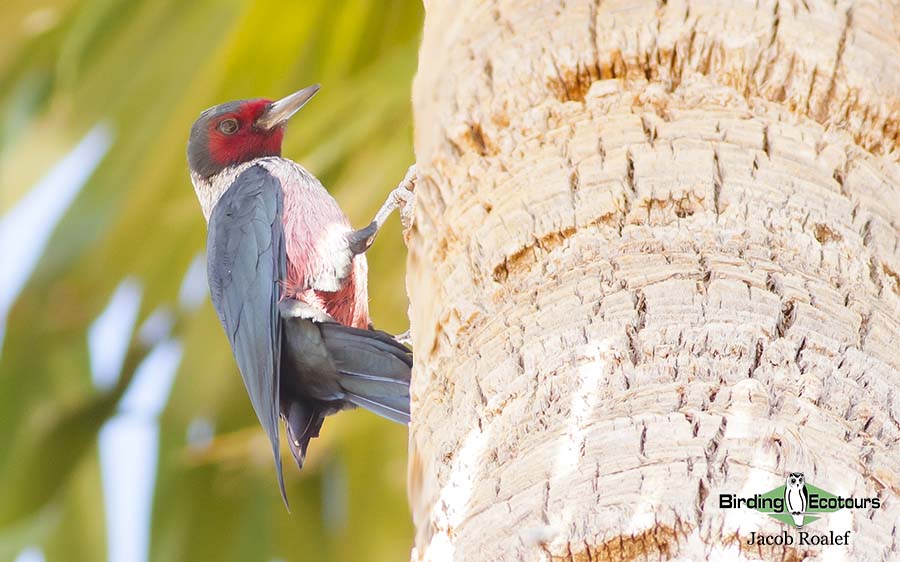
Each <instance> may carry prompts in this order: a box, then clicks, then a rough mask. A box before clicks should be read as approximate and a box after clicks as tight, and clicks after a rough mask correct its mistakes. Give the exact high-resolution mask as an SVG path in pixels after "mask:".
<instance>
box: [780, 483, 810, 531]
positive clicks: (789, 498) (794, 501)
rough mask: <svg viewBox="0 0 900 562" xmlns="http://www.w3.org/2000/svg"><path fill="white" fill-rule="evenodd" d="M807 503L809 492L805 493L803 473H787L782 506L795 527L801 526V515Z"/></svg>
mask: <svg viewBox="0 0 900 562" xmlns="http://www.w3.org/2000/svg"><path fill="white" fill-rule="evenodd" d="M808 503H809V494H807V493H806V478H804V477H803V473H802V472H792V473H790V474H788V477H787V482H786V483H785V485H784V507H785V510H786V511H787V512H788V513H790V514H791V518H792V519H793V520H794V525H796V526H797V528H800V527H802V526H803V517H804V514H805V513H806V506H807V505H808Z"/></svg>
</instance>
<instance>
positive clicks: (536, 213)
mask: <svg viewBox="0 0 900 562" xmlns="http://www.w3.org/2000/svg"><path fill="white" fill-rule="evenodd" d="M426 9H427V16H426V22H425V31H424V40H423V44H422V48H421V53H420V63H419V73H418V75H417V78H416V82H415V87H414V106H415V119H416V155H417V162H418V167H419V174H420V181H419V184H418V186H417V188H416V191H417V197H418V207H417V210H416V225H417V226H416V230H415V231H414V232H413V233H412V236H411V239H410V257H409V264H408V265H409V277H408V288H409V292H410V297H411V302H412V306H411V311H412V315H411V321H412V327H413V338H414V349H415V354H416V371H415V374H414V377H413V388H412V397H413V425H412V428H411V430H412V433H411V437H410V442H411V460H410V496H411V503H412V508H413V517H414V520H415V523H416V528H417V534H416V545H415V549H414V551H413V559H415V560H464V561H467V562H468V561H477V560H491V561H494V560H551V559H552V560H590V561H598V560H618V559H625V560H636V559H645V558H649V559H653V560H656V559H668V558H683V559H704V558H712V559H716V558H722V559H739V558H763V559H778V560H800V559H803V558H804V557H810V558H811V559H819V558H823V557H826V556H830V555H831V554H840V555H846V556H847V559H849V560H881V559H892V558H896V557H900V531H898V529H897V525H898V523H897V521H898V519H900V501H898V500H900V452H898V449H900V353H898V349H900V242H898V240H900V163H898V161H900V5H898V4H897V3H895V2H890V1H887V0H885V1H881V2H875V1H873V2H863V1H860V2H842V1H838V2H836V3H831V2H821V1H814V0H806V1H803V0H795V1H793V2H791V1H764V0H763V1H758V2H704V1H687V2H684V1H668V2H665V1H663V2H649V1H626V0H620V1H604V2H591V1H588V0H568V1H559V2H526V1H515V0H495V1H490V2H485V1H479V0H465V1H460V2H426ZM793 471H797V472H804V473H805V474H806V479H807V481H809V482H812V483H814V484H815V485H817V486H819V487H822V488H825V489H826V490H828V491H831V492H833V493H838V494H840V495H853V496H874V495H877V496H879V497H880V498H881V499H882V502H883V507H882V508H881V509H877V510H868V511H863V510H854V511H849V510H844V511H842V512H838V513H837V514H834V515H832V516H829V517H828V518H825V519H824V520H823V521H822V522H819V523H816V524H817V525H821V528H820V529H819V530H820V531H826V532H827V531H828V530H830V529H833V530H835V531H839V532H843V531H844V530H851V531H852V540H851V544H850V546H849V547H829V548H831V549H837V550H827V549H823V548H822V547H807V546H797V545H795V546H793V547H780V546H776V547H761V548H757V547H752V548H751V547H748V546H746V545H743V544H742V542H743V541H744V540H746V538H747V537H748V536H749V533H750V531H757V532H762V533H767V532H769V533H780V532H781V530H782V529H783V528H784V527H782V526H781V524H780V523H778V522H776V521H774V520H772V519H769V518H767V517H765V516H763V515H760V514H758V513H755V512H753V511H749V510H745V511H723V510H720V509H718V506H717V497H718V494H719V493H740V494H747V495H750V494H753V493H756V492H765V491H767V490H769V489H771V488H773V487H776V486H778V485H780V484H783V483H784V477H785V473H787V472H793Z"/></svg>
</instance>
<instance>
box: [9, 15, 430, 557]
mask: <svg viewBox="0 0 900 562" xmlns="http://www.w3.org/2000/svg"><path fill="white" fill-rule="evenodd" d="M422 18H423V13H422V8H421V4H420V2H418V1H417V0H303V1H298V0H295V1H286V0H285V1H281V2H278V1H274V0H192V1H189V2H185V1H183V0H3V2H2V3H0V26H2V29H3V30H4V33H3V34H0V338H2V340H0V341H2V344H0V345H2V348H0V422H2V423H0V561H4V560H11V561H18V562H41V561H46V562H54V561H70V560H71V561H99V560H108V561H110V562H144V561H150V560H152V561H173V562H174V561H181V560H184V561H188V560H190V561H207V560H227V561H261V562H270V561H285V562H287V561H293V560H342V561H355V560H365V561H380V560H392V561H393V560H405V559H407V558H408V556H409V548H410V546H411V540H412V526H411V523H410V519H409V513H408V510H407V504H406V489H405V481H406V428H404V427H401V426H398V425H396V424H392V423H391V422H388V421H385V420H383V419H381V418H378V417H376V416H374V415H372V414H369V413H367V412H362V411H354V412H349V413H344V414H342V415H340V416H336V417H331V418H329V419H328V420H327V421H326V423H325V427H324V429H323V432H322V436H321V437H320V438H319V439H317V440H315V441H313V443H312V445H311V446H310V453H309V456H308V458H307V465H306V467H305V468H304V470H303V472H302V473H301V472H298V471H297V470H296V467H295V465H294V463H293V459H292V458H291V457H290V454H289V453H287V451H283V453H285V455H283V461H284V463H285V467H286V471H285V477H286V481H287V486H288V495H289V498H290V501H291V508H292V513H291V514H288V513H287V512H286V510H285V508H284V506H283V505H282V503H281V500H280V497H279V493H278V486H277V483H276V481H275V472H274V469H273V464H272V459H271V454H270V450H269V445H268V442H267V441H266V438H265V436H264V434H263V432H262V430H261V429H260V427H259V424H258V423H257V421H256V418H255V416H254V414H253V411H252V409H251V407H250V403H249V400H248V399H247V396H246V393H245V391H244V388H243V386H242V383H241V379H240V376H239V374H238V372H237V370H236V367H235V364H234V361H233V359H232V356H231V352H230V350H229V348H228V344H227V341H226V339H225V337H224V334H223V333H222V331H221V328H220V326H219V324H218V321H217V320H216V317H215V314H214V312H213V310H212V308H211V306H210V303H209V299H208V296H207V288H206V278H205V264H204V262H203V254H204V248H205V235H206V231H205V224H204V221H203V218H202V215H201V213H200V209H199V206H198V204H197V201H196V200H195V196H194V193H193V190H192V188H191V184H190V181H189V178H188V174H187V168H186V162H185V145H186V142H187V134H188V130H189V128H190V125H191V123H192V122H193V120H194V119H195V118H196V117H197V115H198V114H199V112H200V111H201V110H203V109H205V108H207V107H209V106H211V105H214V104H217V103H220V102H224V101H228V100H231V99H240V98H248V97H269V98H278V97H280V96H283V95H285V94H288V93H290V92H293V91H295V90H297V89H299V88H301V87H304V86H307V85H309V84H311V83H314V82H319V83H321V84H322V86H323V88H322V90H321V92H320V93H319V94H318V95H317V96H316V98H315V99H314V100H313V101H312V102H311V103H310V104H309V105H308V106H307V107H306V108H305V109H304V110H303V111H302V112H301V113H300V114H299V115H298V116H297V117H296V118H294V119H293V120H292V121H291V125H290V126H289V128H288V131H287V135H286V141H285V146H284V154H285V156H287V157H289V158H292V159H294V160H297V161H299V162H301V163H303V164H304V165H305V166H306V167H307V168H309V169H310V170H311V171H312V172H313V173H314V174H316V175H317V176H318V177H319V178H320V179H321V180H322V182H323V183H324V184H325V186H326V187H327V188H328V189H329V190H330V191H331V193H332V194H333V195H334V196H335V197H336V198H337V199H338V201H339V202H340V204H341V206H342V207H343V208H344V210H345V211H346V212H347V214H348V215H349V216H350V218H351V221H352V222H353V223H354V224H356V225H363V224H366V223H367V222H368V221H369V220H370V219H371V216H372V214H373V213H374V211H375V210H376V209H377V208H378V206H379V205H380V203H381V202H382V201H383V199H384V197H385V196H386V195H387V193H388V192H389V191H390V189H392V188H393V187H394V186H396V184H397V183H398V182H399V180H400V179H401V178H402V177H403V174H404V172H405V171H406V168H407V166H408V165H409V164H411V163H412V162H413V154H412V147H411V138H412V125H411V111H410V101H409V98H410V89H411V81H412V77H413V74H414V71H415V66H416V54H417V48H418V41H419V35H420V31H421V22H422ZM404 259H405V250H404V247H403V244H402V240H401V237H400V233H399V225H398V221H397V219H396V217H394V218H392V220H391V222H390V224H389V225H388V229H387V231H385V232H384V233H383V234H381V235H380V236H379V238H378V242H377V244H375V246H374V248H373V249H372V251H370V252H369V260H370V261H369V263H370V283H369V284H370V296H371V309H372V312H373V318H374V321H375V322H376V324H377V325H378V326H379V327H381V328H383V329H385V330H388V331H391V332H395V333H397V332H400V331H403V330H405V329H406V327H407V326H406V324H407V321H406V307H407V301H406V295H405V291H404V290H403V288H404V267H403V264H404Z"/></svg>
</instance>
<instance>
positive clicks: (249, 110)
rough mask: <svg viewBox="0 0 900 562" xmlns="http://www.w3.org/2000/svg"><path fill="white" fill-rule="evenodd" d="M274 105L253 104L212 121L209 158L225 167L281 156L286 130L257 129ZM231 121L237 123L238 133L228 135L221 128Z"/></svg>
mask: <svg viewBox="0 0 900 562" xmlns="http://www.w3.org/2000/svg"><path fill="white" fill-rule="evenodd" d="M271 103H272V102H271V101H270V100H267V99H257V100H249V101H247V102H246V103H244V104H243V105H242V106H240V107H239V108H238V109H237V111H234V112H231V113H225V114H223V115H220V116H218V117H216V118H215V119H211V120H210V121H209V156H210V158H211V159H212V160H213V161H214V162H215V163H216V164H219V165H221V166H230V165H233V164H240V163H241V162H248V161H250V160H253V159H254V158H262V157H264V156H280V155H281V141H282V139H284V127H282V126H278V127H274V128H272V129H269V130H265V129H262V128H258V127H256V126H255V125H254V123H256V120H257V119H259V117H260V116H261V115H262V114H263V112H265V110H266V109H267V108H268V107H269V105H270V104H271ZM228 119H235V120H237V125H238V129H237V131H235V132H234V133H232V134H230V135H228V134H225V133H223V132H222V131H221V130H220V129H219V125H220V124H221V123H222V122H223V121H227V120H228Z"/></svg>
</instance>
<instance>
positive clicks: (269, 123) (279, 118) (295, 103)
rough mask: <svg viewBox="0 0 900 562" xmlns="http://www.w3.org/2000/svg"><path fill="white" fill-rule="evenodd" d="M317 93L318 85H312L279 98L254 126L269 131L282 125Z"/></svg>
mask: <svg viewBox="0 0 900 562" xmlns="http://www.w3.org/2000/svg"><path fill="white" fill-rule="evenodd" d="M318 91H319V85H318V84H313V85H312V86H309V87H306V88H303V89H302V90H300V91H299V92H294V93H293V94H291V95H289V96H287V97H284V98H281V99H280V100H278V101H276V102H275V103H273V104H272V105H270V106H269V109H267V110H266V112H265V113H263V114H262V115H260V117H259V119H257V120H256V126H257V127H261V128H263V129H271V128H273V127H277V126H279V125H283V124H284V123H285V122H286V121H287V120H288V119H290V118H291V117H293V116H294V114H295V113H297V112H298V111H300V108H302V107H303V106H304V105H306V102H308V101H309V100H311V99H312V97H313V96H314V95H316V92H318Z"/></svg>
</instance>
